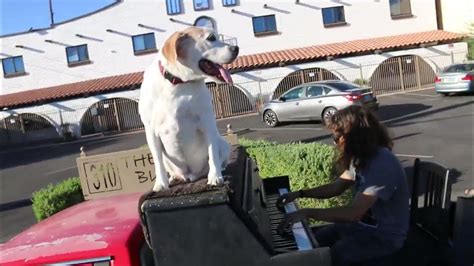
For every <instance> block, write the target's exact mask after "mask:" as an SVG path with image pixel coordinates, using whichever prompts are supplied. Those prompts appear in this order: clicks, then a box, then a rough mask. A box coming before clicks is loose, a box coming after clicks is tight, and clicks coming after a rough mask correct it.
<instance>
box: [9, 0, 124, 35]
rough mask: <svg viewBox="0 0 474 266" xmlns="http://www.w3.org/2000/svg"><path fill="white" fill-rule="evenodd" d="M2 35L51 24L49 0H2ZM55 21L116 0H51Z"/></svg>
mask: <svg viewBox="0 0 474 266" xmlns="http://www.w3.org/2000/svg"><path fill="white" fill-rule="evenodd" d="M0 2H1V6H0V14H1V17H2V21H1V31H0V35H6V34H11V33H16V32H23V31H27V30H29V29H30V28H32V27H33V28H35V29H37V28H47V27H49V26H50V23H51V19H50V15H49V0H0ZM51 2H52V6H53V12H54V22H55V23H59V22H62V21H65V20H68V19H71V18H75V17H78V16H80V15H83V14H86V13H90V12H92V11H94V10H97V9H100V8H102V7H104V6H106V5H109V4H111V3H113V2H115V0H51Z"/></svg>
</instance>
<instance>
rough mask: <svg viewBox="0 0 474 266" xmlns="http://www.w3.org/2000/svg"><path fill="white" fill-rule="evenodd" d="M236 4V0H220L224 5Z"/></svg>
mask: <svg viewBox="0 0 474 266" xmlns="http://www.w3.org/2000/svg"><path fill="white" fill-rule="evenodd" d="M238 4H239V3H238V0H222V6H224V7H228V6H236V5H238Z"/></svg>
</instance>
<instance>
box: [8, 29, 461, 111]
mask: <svg viewBox="0 0 474 266" xmlns="http://www.w3.org/2000/svg"><path fill="white" fill-rule="evenodd" d="M463 37H464V36H463V35H460V34H456V33H451V32H446V31H440V30H435V31H427V32H419V33H411V34H403V35H396V36H388V37H380V38H372V39H363V40H354V41H348V42H341V43H332V44H323V45H315V46H309V47H303V48H294V49H287V50H280V51H273V52H266V53H260V54H252V55H243V56H239V57H238V58H237V59H236V60H235V61H234V62H233V63H232V64H229V65H226V67H227V68H228V69H229V70H231V71H232V72H234V73H235V72H240V71H246V70H250V69H256V68H268V67H273V66H278V65H279V63H285V64H287V65H289V64H296V63H301V62H308V61H315V60H318V59H323V58H326V57H328V56H334V57H336V56H339V57H342V56H348V55H353V54H363V53H370V52H373V51H375V50H393V49H403V48H407V47H411V46H415V45H420V44H423V43H433V42H438V43H448V42H456V41H461V40H462V39H463ZM142 79H143V72H136V73H130V74H124V75H117V76H111V77H105V78H98V79H92V80H86V81H81V82H76V83H71V84H65V85H59V86H54V87H48V88H42V89H34V90H28V91H23V92H18V93H12V94H6V95H1V96H0V109H3V108H5V107H8V108H12V107H19V106H26V105H33V104H42V103H46V102H51V101H58V100H63V99H68V98H73V97H81V96H85V95H93V94H99V93H104V92H112V91H119V90H124V89H129V88H133V87H138V86H139V85H140V84H141V82H142Z"/></svg>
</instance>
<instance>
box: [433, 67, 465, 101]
mask: <svg viewBox="0 0 474 266" xmlns="http://www.w3.org/2000/svg"><path fill="white" fill-rule="evenodd" d="M435 90H436V92H437V93H440V94H442V95H445V96H446V95H448V94H449V93H455V92H466V91H474V62H467V63H462V64H453V65H450V66H448V67H446V68H445V69H444V70H443V71H442V72H441V73H439V74H438V75H436V79H435Z"/></svg>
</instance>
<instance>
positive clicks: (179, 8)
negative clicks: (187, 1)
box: [166, 0, 183, 16]
mask: <svg viewBox="0 0 474 266" xmlns="http://www.w3.org/2000/svg"><path fill="white" fill-rule="evenodd" d="M171 3H173V4H174V5H171V6H170V4H171ZM173 7H174V8H173ZM166 13H167V14H168V15H169V16H173V15H178V14H181V13H183V3H182V2H181V0H166Z"/></svg>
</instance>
